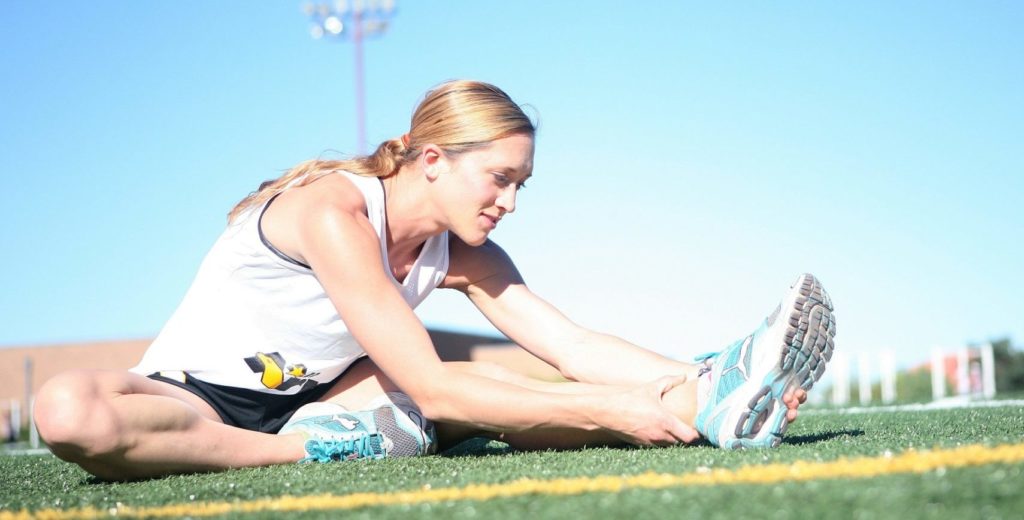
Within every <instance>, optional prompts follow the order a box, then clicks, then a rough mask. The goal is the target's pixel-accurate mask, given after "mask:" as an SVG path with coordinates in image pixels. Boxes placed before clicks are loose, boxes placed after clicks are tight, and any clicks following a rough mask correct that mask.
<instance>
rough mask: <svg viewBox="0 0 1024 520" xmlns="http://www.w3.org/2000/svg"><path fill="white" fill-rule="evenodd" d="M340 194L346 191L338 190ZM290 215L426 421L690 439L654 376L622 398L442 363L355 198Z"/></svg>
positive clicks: (358, 327)
mask: <svg viewBox="0 0 1024 520" xmlns="http://www.w3.org/2000/svg"><path fill="white" fill-rule="evenodd" d="M331 191H334V190H331ZM344 191H346V192H349V195H350V191H351V190H344ZM307 202H308V204H307V205H305V206H304V208H303V210H302V211H301V213H299V214H298V215H297V216H296V219H295V222H296V224H297V225H298V226H297V229H298V230H299V233H298V235H297V236H296V237H295V238H296V239H297V240H296V246H297V247H298V249H299V252H300V253H301V256H302V257H303V258H304V259H305V261H306V262H307V263H308V264H309V265H310V266H311V267H312V269H313V272H314V273H315V274H316V276H317V278H318V279H319V281H320V283H321V284H322V285H323V287H324V289H325V290H326V292H327V295H328V296H329V297H330V299H331V301H332V302H333V303H334V305H335V307H336V308H337V310H338V313H339V315H340V316H341V318H342V320H344V322H345V324H346V326H347V327H348V329H349V331H350V332H351V333H352V335H353V336H354V337H355V339H356V341H358V342H359V344H360V345H361V346H362V347H363V348H364V349H365V350H366V352H367V354H368V355H369V356H370V358H371V359H373V361H374V362H375V363H376V364H377V366H378V367H380V369H381V370H382V371H383V372H384V373H385V374H386V375H387V376H388V377H389V378H391V380H392V381H394V382H395V383H396V384H397V385H398V386H399V387H400V388H401V389H402V390H403V391H404V392H405V393H407V394H408V395H409V396H410V397H411V398H412V399H413V401H415V402H416V403H417V405H419V406H420V408H421V410H422V411H423V413H424V415H425V416H427V417H428V418H430V419H432V420H434V421H440V422H449V423H456V424H465V425H472V426H474V427H478V428H481V429H485V430H490V431H501V432H514V431H524V430H532V429H536V428H576V429H582V430H597V429H604V430H607V431H609V432H611V433H613V434H615V435H618V436H619V437H620V438H622V439H623V440H626V441H627V442H631V443H634V444H660V445H664V444H675V443H678V442H691V441H693V440H694V439H695V437H694V432H693V430H692V429H691V428H689V427H687V426H686V425H684V424H683V423H682V422H681V421H679V420H678V419H677V418H675V417H674V416H672V415H671V414H669V413H667V411H666V410H665V409H664V407H663V406H661V404H660V399H661V395H662V394H664V393H665V392H667V391H668V390H669V389H670V388H672V387H673V386H675V385H676V384H678V382H679V381H678V380H672V379H670V378H664V379H662V380H659V381H657V382H653V383H650V384H648V385H644V386H641V387H637V388H636V389H635V390H634V391H632V392H630V393H628V394H624V395H622V396H613V397H608V396H596V395H564V394H553V393H545V392H538V391H533V390H528V389H524V388H522V387H519V386H515V385H511V384H508V383H503V382H500V381H496V380H493V379H489V378H485V377H482V376H477V375H474V374H468V373H466V372H464V371H458V370H454V369H451V368H448V367H446V366H445V365H444V364H443V363H442V362H441V360H440V358H439V357H438V355H437V353H436V351H435V350H434V347H433V344H432V343H431V341H430V337H429V336H428V335H427V332H426V329H425V328H424V327H423V325H422V323H421V322H420V321H419V319H418V318H417V317H416V315H415V314H414V313H413V311H412V309H410V308H409V305H408V304H407V303H406V302H405V300H404V299H403V298H402V297H401V295H400V294H399V293H398V291H397V289H396V288H395V287H394V285H393V283H392V282H391V280H390V279H389V277H387V276H386V274H385V271H384V264H383V259H382V258H381V254H380V244H379V241H378V239H377V236H376V233H375V232H374V230H373V228H372V226H371V224H370V222H369V220H368V219H367V218H366V216H365V214H364V213H363V212H362V211H363V210H362V208H361V204H362V202H361V200H356V199H355V198H353V197H351V196H348V197H347V198H346V197H311V200H309V201H307Z"/></svg>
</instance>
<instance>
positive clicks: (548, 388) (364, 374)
mask: <svg viewBox="0 0 1024 520" xmlns="http://www.w3.org/2000/svg"><path fill="white" fill-rule="evenodd" d="M446 365H448V366H451V367H455V368H457V369H459V370H465V371H467V372H471V373H473V374H475V375H479V376H483V377H489V378H491V379H495V380H498V381H503V382H505V383H511V384H515V385H518V386H522V387H524V388H529V389H532V390H537V391H541V392H553V393H572V394H590V395H612V394H617V393H622V392H626V391H628V390H627V389H626V387H621V386H615V385H593V384H587V383H576V382H564V383H552V382H547V381H540V380H536V379H533V378H530V377H527V376H525V375H522V374H519V373H517V372H514V371H512V370H508V369H506V368H504V367H502V366H500V365H496V364H493V363H480V362H472V361H469V362H467V361H453V362H447V363H446ZM688 376H690V377H689V380H688V381H686V382H685V383H683V384H681V385H679V386H677V387H675V388H673V389H672V390H671V391H670V392H669V393H667V394H665V397H664V401H665V405H666V406H668V408H669V410H671V411H672V412H673V413H674V414H675V415H676V416H678V417H679V418H680V419H681V420H682V421H683V422H685V423H687V424H693V419H694V417H696V415H697V380H696V377H695V376H696V369H694V374H692V375H690V374H688ZM399 391H401V390H400V389H399V388H398V387H397V386H396V385H395V384H394V383H393V382H391V380H390V379H388V377H387V376H385V375H384V373H383V372H381V370H380V369H379V368H377V365H375V364H374V363H373V361H371V360H370V359H368V358H364V359H363V360H360V361H359V362H358V363H357V364H356V365H354V366H352V367H351V368H350V369H349V370H348V372H346V374H345V377H344V378H343V379H342V380H341V381H339V382H338V383H337V384H336V385H335V386H334V388H333V389H331V391H330V392H328V393H327V394H326V395H325V396H324V397H323V399H322V400H323V401H329V402H332V403H337V404H340V405H342V406H344V407H345V408H348V409H349V410H362V409H365V408H366V407H367V406H368V404H369V403H370V402H371V401H373V400H374V399H376V398H377V397H379V396H380V395H381V394H383V393H385V392H399ZM435 426H436V428H437V435H438V444H439V446H440V448H441V449H445V448H448V447H451V446H454V445H456V444H458V443H460V442H462V441H464V440H466V439H469V438H471V437H488V438H492V439H497V440H501V441H503V442H507V443H509V445H511V446H512V447H514V448H517V449H524V450H536V449H572V448H580V447H583V446H608V445H620V444H622V440H620V439H619V438H617V437H615V436H614V435H612V434H610V433H605V432H600V431H584V430H574V429H545V430H538V431H530V432H518V433H507V434H506V433H498V432H490V431H485V430H481V429H479V428H474V427H470V426H464V425H457V424H447V423H435Z"/></svg>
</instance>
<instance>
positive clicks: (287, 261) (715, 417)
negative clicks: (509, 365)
mask: <svg viewBox="0 0 1024 520" xmlns="http://www.w3.org/2000/svg"><path fill="white" fill-rule="evenodd" d="M533 150H534V125H533V123H532V122H531V121H530V119H529V118H528V117H526V115H524V114H523V112H522V110H521V109H520V107H519V106H518V105H517V104H515V103H514V102H513V101H512V100H511V99H510V98H509V96H508V95H506V94H505V93H504V92H502V91H501V90H500V89H498V88H497V87H494V86H493V85H489V84H486V83H481V82H474V81H452V82H447V83H444V84H441V85H440V86H438V87H436V88H435V89H433V90H431V91H430V92H428V93H427V95H426V96H425V98H424V99H423V101H422V102H421V103H420V105H419V106H418V107H417V109H416V111H415V113H414V114H413V117H412V124H411V126H410V128H409V131H408V133H406V134H403V135H402V136H401V137H398V138H395V139H391V140H389V141H386V142H384V143H382V144H381V145H380V146H379V147H378V148H377V150H376V151H375V152H374V153H373V154H372V155H370V156H366V157H358V158H355V159H351V160H342V161H327V160H314V161H307V162H305V163H302V164H300V165H298V166H296V167H295V168H293V169H292V170H290V171H289V172H287V173H286V174H285V175H284V176H282V177H280V178H279V179H276V180H273V181H268V182H266V183H264V184H263V185H262V186H260V189H259V190H258V191H256V192H254V193H252V194H250V195H249V196H248V197H246V198H245V199H243V200H242V201H241V202H239V203H238V205H237V206H235V208H234V209H233V210H232V211H231V212H230V214H229V218H228V227H227V229H226V230H225V231H224V233H223V234H222V235H221V237H220V238H219V239H218V240H217V242H216V243H215V244H214V246H213V248H212V250H211V251H210V253H209V254H208V255H207V256H206V258H205V260H204V261H203V263H202V265H201V266H200V268H199V272H198V273H197V275H196V279H195V281H194V282H193V284H192V287H191V288H190V289H189V291H188V293H187V294H186V296H185V298H184V300H183V301H182V303H181V305H180V307H179V308H178V309H177V311H176V312H175V313H174V315H173V316H172V317H171V319H170V321H168V323H167V324H166V326H165V327H164V328H163V329H162V330H161V332H160V334H159V336H158V337H157V338H156V340H155V341H154V342H153V344H152V345H151V346H150V347H149V349H148V351H147V352H146V354H145V356H144V357H143V359H142V361H141V362H140V363H139V365H138V366H136V367H135V368H133V369H132V370H131V371H130V372H122V371H103V370H81V371H73V372H67V373H64V374H61V375H58V376H56V377H54V378H53V379H51V380H50V381H48V382H47V383H46V384H45V385H44V387H43V388H42V389H41V390H40V392H39V395H38V397H37V401H36V406H35V421H36V423H37V426H38V429H39V433H40V435H41V436H42V438H43V439H44V440H45V441H46V443H47V444H48V445H49V446H50V448H51V449H52V450H53V452H54V453H55V454H56V455H57V456H58V457H60V458H62V459H64V460H67V461H70V462H73V463H75V464H78V465H80V466H81V467H82V468H84V469H85V470H86V471H88V472H90V473H92V474H93V475H96V476H98V477H101V478H105V479H133V478H145V477H152V476H159V475H166V474H170V473H183V472H195V471H213V470H223V469H227V468H235V467H244V466H262V465H269V464H282V463H288V462H296V461H325V462H326V461H332V460H346V459H353V458H382V457H395V456H410V455H422V454H428V453H432V452H433V451H434V450H436V449H438V447H440V448H442V449H443V448H445V447H447V446H451V445H453V444H455V443H458V442H460V441H462V440H464V439H466V438H469V437H473V436H487V437H490V438H494V439H500V440H502V441H505V442H507V443H508V444H510V445H511V446H513V447H515V448H520V449H544V448H574V447H582V446H585V445H586V446H594V445H614V444H624V443H628V444H636V445H658V446H668V445H675V444H680V443H692V442H694V441H697V440H698V439H699V438H701V437H704V438H706V439H707V440H708V441H709V442H710V443H712V444H714V445H716V446H720V447H723V448H740V447H767V446H776V445H778V444H779V443H780V442H781V439H782V435H783V433H784V431H785V429H786V426H787V425H788V423H789V422H791V421H792V420H794V419H795V418H796V415H797V408H798V407H799V405H800V403H802V402H803V401H804V400H805V399H806V395H807V394H806V390H807V389H809V388H810V387H811V385H812V384H813V383H814V382H815V381H816V380H817V379H818V378H819V377H820V376H821V373H822V372H823V371H824V369H825V361H827V360H828V359H829V358H830V357H831V354H832V348H833V340H832V337H833V335H834V334H835V320H834V318H833V317H832V303H831V301H830V300H829V298H828V296H827V294H826V293H825V292H824V290H823V289H822V288H821V286H820V285H819V283H818V281H817V280H816V279H815V278H814V277H812V276H810V275H802V276H800V277H799V279H798V280H797V281H796V283H795V284H794V285H793V287H791V288H790V290H789V291H788V292H787V293H786V294H785V296H784V297H783V300H782V303H781V304H780V305H779V307H778V308H776V309H775V310H774V312H772V313H771V314H770V315H769V316H768V318H766V319H765V321H764V322H763V323H761V324H760V326H759V327H758V328H757V329H756V330H755V331H754V332H753V333H752V334H751V335H749V336H747V337H745V338H744V339H742V340H740V341H737V342H736V343H734V344H732V345H730V346H728V347H726V348H725V349H724V350H722V351H721V352H718V353H716V354H712V355H707V356H704V357H702V358H700V359H699V360H698V361H697V362H696V363H695V364H688V363H682V362H678V361H674V360H671V359H668V358H665V357H663V356H661V355H658V354H656V353H653V352H651V351H648V350H645V349H643V348H640V347H637V346H635V345H632V344H630V343H628V342H626V341H623V340H621V339H619V338H616V337H613V336H609V335H605V334H601V333H598V332H594V331H591V330H587V329H585V328H583V327H580V326H579V325H576V324H575V323H573V322H572V321H570V320H569V319H568V318H566V317H565V316H564V315H563V314H562V313H560V312H559V311H558V310H557V309H555V308H554V307H552V306H551V305H550V304H548V303H547V302H545V301H544V300H543V299H541V298H540V297H538V296H537V295H535V294H533V293H532V292H531V291H530V289H529V288H528V287H527V286H526V284H525V283H524V282H523V278H522V277H521V276H520V274H519V272H518V271H517V270H516V267H515V265H514V264H513V262H512V260H511V259H510V258H509V257H508V255H506V254H505V252H504V251H503V250H502V249H501V248H500V247H499V246H498V245H497V244H495V243H494V242H492V241H490V240H489V239H488V235H490V233H491V231H493V230H494V228H495V227H496V226H497V225H498V224H499V223H500V222H501V220H502V219H503V218H505V217H507V216H508V215H510V214H511V213H512V212H513V211H515V209H516V194H517V191H518V190H519V189H520V188H522V187H523V185H524V184H525V183H526V181H527V179H529V178H530V176H531V174H532V171H533ZM435 288H444V289H455V290H458V291H461V292H463V293H464V294H465V295H466V296H467V297H469V299H470V300H471V301H472V302H473V304H474V305H475V306H476V308H477V309H479V310H480V312H481V313H483V315H484V316H486V318H487V319H488V320H490V322H491V323H493V324H494V325H495V327H497V328H498V329H499V330H500V331H501V332H503V333H504V334H505V335H506V336H508V337H509V338H510V339H511V340H512V341H514V342H515V343H517V344H518V345H520V346H522V348H524V349H526V350H528V351H529V352H531V353H532V354H534V355H536V356H537V357H539V358H540V359H542V360H544V361H545V362H547V363H548V364H550V365H551V366H553V367H555V368H556V369H557V370H558V371H559V372H560V373H561V374H562V375H563V376H564V377H565V378H566V379H568V380H569V381H568V382H564V383H549V382H543V381H538V380H534V379H530V378H528V377H525V376H523V375H520V374H518V373H515V372H511V371H508V370H505V369H503V368H500V367H498V366H496V365H490V364H483V363H475V362H458V363H454V362H443V361H441V359H440V358H439V357H438V354H437V353H436V351H435V349H434V346H433V344H432V343H431V341H430V338H429V336H428V335H427V331H426V330H425V329H424V327H423V325H422V324H421V323H420V321H419V320H418V319H417V318H416V316H415V314H414V313H413V309H414V308H415V307H416V306H417V305H418V304H419V303H420V302H421V301H423V299H424V298H426V297H427V295H428V294H429V293H430V292H431V291H432V290H434V289H435ZM300 408H301V410H300ZM296 411H298V413H296Z"/></svg>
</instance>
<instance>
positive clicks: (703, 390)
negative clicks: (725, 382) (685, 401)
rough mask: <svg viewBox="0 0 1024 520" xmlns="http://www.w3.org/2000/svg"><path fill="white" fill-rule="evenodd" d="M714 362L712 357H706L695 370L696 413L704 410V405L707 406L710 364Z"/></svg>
mask: <svg viewBox="0 0 1024 520" xmlns="http://www.w3.org/2000/svg"><path fill="white" fill-rule="evenodd" d="M713 362H714V358H711V359H706V360H704V361H702V362H701V366H700V368H699V369H698V371H697V413H698V414H700V413H701V412H703V411H704V407H705V406H707V403H708V400H709V398H710V397H711V388H712V386H711V364H712V363H713Z"/></svg>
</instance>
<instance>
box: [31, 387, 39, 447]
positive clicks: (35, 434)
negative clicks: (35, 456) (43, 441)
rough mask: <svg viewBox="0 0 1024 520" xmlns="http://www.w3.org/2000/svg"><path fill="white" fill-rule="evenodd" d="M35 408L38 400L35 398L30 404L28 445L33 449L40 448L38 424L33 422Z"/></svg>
mask: <svg viewBox="0 0 1024 520" xmlns="http://www.w3.org/2000/svg"><path fill="white" fill-rule="evenodd" d="M35 407H36V398H35V397H33V398H32V401H30V402H29V404H28V445H29V447H31V448H32V449H37V448H39V430H37V429H36V422H35V421H33V420H32V418H33V417H35V413H33V412H34V410H35Z"/></svg>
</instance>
